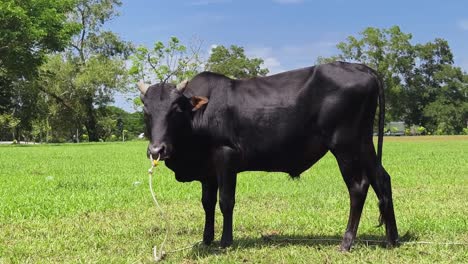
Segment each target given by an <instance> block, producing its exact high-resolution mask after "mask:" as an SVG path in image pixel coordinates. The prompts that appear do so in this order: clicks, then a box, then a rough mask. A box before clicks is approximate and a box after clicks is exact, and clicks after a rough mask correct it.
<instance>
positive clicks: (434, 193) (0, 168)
mask: <svg viewBox="0 0 468 264" xmlns="http://www.w3.org/2000/svg"><path fill="white" fill-rule="evenodd" d="M145 148H146V143H145V142H129V143H125V144H123V143H112V144H106V143H100V144H79V145H73V144H69V145H36V146H1V147H0V263H28V262H29V263H54V262H55V263H64V262H67V263H70V262H73V263H77V262H78V263H79V262H85V263H134V262H136V263H149V262H151V261H152V253H151V248H152V247H153V246H154V245H156V244H158V245H159V244H160V243H161V242H162V239H163V237H164V233H165V230H166V229H165V223H164V222H163V221H162V218H161V216H160V214H159V213H158V211H157V210H156V208H155V207H154V204H153V202H152V200H151V196H150V192H149V189H148V175H147V173H146V172H147V169H148V167H149V165H150V164H149V161H148V160H147V159H146V154H145ZM467 161H468V138H467V137H444V138H442V137H424V138H423V137H420V138H401V139H394V138H386V139H385V146H384V164H385V167H386V168H387V171H388V172H389V173H390V175H391V176H392V184H393V192H394V203H395V210H396V217H397V222H398V227H399V232H400V235H401V236H402V240H403V241H431V242H462V243H465V245H440V244H436V245H424V244H403V245H401V246H400V247H398V248H395V249H386V248H384V247H382V246H381V245H379V244H376V243H370V244H369V245H368V244H367V243H365V242H357V243H356V244H355V246H354V247H353V249H352V251H351V253H341V252H339V251H338V250H337V249H338V245H339V242H317V241H311V240H307V239H332V240H334V239H341V236H342V234H343V232H344V228H345V226H346V221H347V216H348V206H349V204H348V193H347V190H346V187H345V185H344V183H343V180H342V179H341V175H340V173H339V171H338V168H337V165H336V161H335V160H334V158H333V156H332V155H330V154H327V156H325V157H324V158H323V159H322V160H321V161H320V162H319V163H318V164H316V165H315V166H314V167H312V168H311V169H310V170H308V171H307V172H305V173H303V175H302V176H301V179H300V180H298V181H296V180H291V179H290V178H289V176H287V175H286V174H282V173H266V172H246V173H242V174H240V175H239V178H238V188H237V203H236V208H235V210H234V237H235V238H234V239H235V242H234V245H233V247H232V248H230V249H227V250H221V249H219V248H218V245H219V242H218V241H219V238H220V234H221V230H220V227H221V223H222V216H221V213H220V212H219V209H217V215H216V217H217V219H216V242H215V245H213V246H210V247H205V246H196V247H194V248H192V249H187V250H183V251H179V252H175V253H171V254H169V255H168V256H167V258H166V260H165V261H166V262H167V263H239V262H241V263H341V262H346V263H353V262H358V263H361V262H366V263H383V262H384V263H462V262H465V263H467V262H468V245H467V243H468V165H467V164H468V162H467ZM154 184H155V189H156V194H157V197H158V199H159V201H160V203H161V205H162V207H163V209H164V210H165V212H166V213H167V215H168V218H169V221H170V227H171V236H170V237H169V239H168V241H167V247H166V250H167V251H170V250H173V249H177V248H180V247H183V246H186V245H189V244H191V243H194V242H196V241H199V240H200V239H201V237H202V232H203V221H204V216H203V209H202V206H201V203H200V198H201V195H200V193H201V186H200V184H199V183H185V184H183V183H178V182H176V181H175V179H174V176H173V175H172V173H171V171H169V170H168V169H167V168H165V167H164V166H160V167H158V168H157V170H156V178H155V181H154ZM378 215H379V214H378V209H377V199H376V197H375V194H374V193H373V191H370V192H369V195H368V199H367V202H366V205H365V208H364V212H363V216H362V220H361V224H360V227H359V231H358V239H373V240H383V239H384V229H383V228H376V227H375V226H376V225H377V223H378ZM285 239H289V240H285ZM294 239H297V240H294Z"/></svg>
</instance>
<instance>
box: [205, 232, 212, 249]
mask: <svg viewBox="0 0 468 264" xmlns="http://www.w3.org/2000/svg"><path fill="white" fill-rule="evenodd" d="M213 240H214V234H213V233H211V234H204V235H203V244H205V245H207V246H209V245H211V243H212V242H213Z"/></svg>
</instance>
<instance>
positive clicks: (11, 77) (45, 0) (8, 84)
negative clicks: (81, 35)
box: [0, 0, 79, 137]
mask: <svg viewBox="0 0 468 264" xmlns="http://www.w3.org/2000/svg"><path fill="white" fill-rule="evenodd" d="M72 8H73V1H69V0H65V1H51V0H24V1H18V0H3V1H1V2H0V116H5V117H11V118H16V119H19V120H21V122H19V123H18V124H16V125H15V129H14V131H12V132H13V133H14V132H16V131H19V130H21V129H23V130H25V129H26V130H27V129H30V128H31V121H32V119H33V118H34V116H36V111H35V110H36V100H35V98H34V96H37V92H36V91H34V90H33V89H31V87H30V86H31V82H32V80H33V79H34V78H35V77H36V74H37V70H38V67H39V66H40V65H42V64H43V63H44V61H45V59H46V54H47V53H50V52H56V51H61V50H63V49H64V48H65V47H66V46H67V45H68V44H69V43H70V38H71V36H72V35H73V34H74V33H75V32H77V31H78V29H79V28H78V25H77V24H76V23H74V22H73V21H69V20H68V18H67V14H68V12H69V11H70V10H71V9H72ZM21 134H22V133H16V135H15V137H19V136H20V135H21Z"/></svg>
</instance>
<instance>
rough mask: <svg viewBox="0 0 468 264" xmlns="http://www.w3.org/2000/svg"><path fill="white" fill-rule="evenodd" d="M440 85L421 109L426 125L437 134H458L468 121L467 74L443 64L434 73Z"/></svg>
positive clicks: (435, 80)
mask: <svg viewBox="0 0 468 264" xmlns="http://www.w3.org/2000/svg"><path fill="white" fill-rule="evenodd" d="M434 82H435V83H436V84H438V85H439V86H440V87H439V89H437V91H436V92H435V98H434V100H431V101H430V102H428V104H427V106H426V107H424V109H423V114H424V117H426V118H427V120H428V121H427V123H426V125H427V127H428V128H429V129H430V130H431V131H434V132H435V133H437V134H460V133H463V128H466V125H467V121H468V74H465V73H463V72H462V70H461V69H460V68H457V67H452V66H451V65H445V66H444V67H442V68H441V69H439V70H438V71H437V72H436V73H435V74H434Z"/></svg>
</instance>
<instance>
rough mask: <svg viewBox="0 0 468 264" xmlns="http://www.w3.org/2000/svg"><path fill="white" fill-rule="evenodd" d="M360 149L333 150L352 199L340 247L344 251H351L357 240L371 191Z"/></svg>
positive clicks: (349, 147) (350, 147)
mask: <svg viewBox="0 0 468 264" xmlns="http://www.w3.org/2000/svg"><path fill="white" fill-rule="evenodd" d="M359 149H360V147H359V146H357V147H356V148H355V147H354V146H348V147H346V148H345V150H335V151H333V150H332V152H333V154H334V155H335V157H336V159H337V161H338V165H339V167H340V171H341V174H342V176H343V179H344V181H345V183H346V186H347V187H348V191H349V198H350V211H349V218H348V225H347V227H346V232H345V234H344V236H343V241H342V242H341V247H340V249H341V250H343V251H349V250H350V248H351V245H352V244H353V241H354V239H355V238H356V233H357V230H358V226H359V221H360V219H361V213H362V208H363V207H364V202H365V200H366V196H367V191H368V189H369V180H368V177H367V172H366V169H365V166H364V162H363V160H362V155H361V152H360V150H359Z"/></svg>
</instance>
